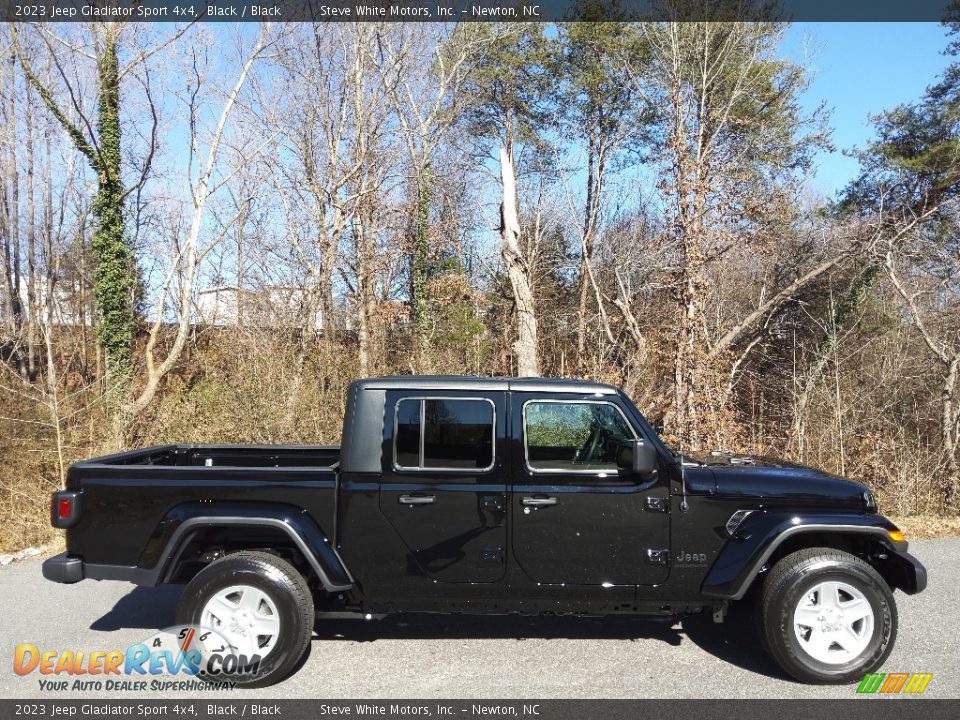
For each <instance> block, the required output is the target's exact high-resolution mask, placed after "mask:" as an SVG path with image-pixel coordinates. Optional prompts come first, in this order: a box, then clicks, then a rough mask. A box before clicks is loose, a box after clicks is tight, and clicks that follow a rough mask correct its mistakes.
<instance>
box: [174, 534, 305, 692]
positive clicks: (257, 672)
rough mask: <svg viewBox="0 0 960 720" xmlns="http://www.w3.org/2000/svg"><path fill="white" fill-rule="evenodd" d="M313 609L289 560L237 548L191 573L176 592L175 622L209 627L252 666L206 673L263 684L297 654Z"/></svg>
mask: <svg viewBox="0 0 960 720" xmlns="http://www.w3.org/2000/svg"><path fill="white" fill-rule="evenodd" d="M313 613H314V611H313V597H312V596H311V594H310V589H309V588H308V587H307V583H306V581H305V580H304V579H303V576H302V575H300V573H298V572H297V570H296V569H295V568H294V567H293V566H292V565H291V564H290V563H288V562H286V561H285V560H283V559H281V558H278V557H276V556H274V555H271V554H269V553H265V552H251V551H243V552H237V553H232V554H230V555H227V556H226V557H223V558H221V559H219V560H217V561H215V562H213V563H210V564H209V565H208V566H207V567H205V568H204V569H203V570H201V571H200V572H199V573H197V575H196V576H195V577H194V578H193V580H191V581H190V583H189V584H188V585H187V587H186V589H185V590H184V592H183V596H182V597H181V598H180V604H179V605H178V606H177V622H178V623H179V624H183V625H188V624H189V625H197V626H200V627H202V628H204V629H206V630H214V631H215V632H216V633H217V635H219V636H220V637H222V638H223V639H224V640H225V641H226V642H227V643H228V646H229V647H228V649H227V650H225V651H224V652H225V653H229V654H231V655H233V656H235V657H242V658H245V659H246V661H247V663H250V664H251V665H250V666H251V668H253V671H252V672H247V673H244V672H238V673H235V674H232V675H230V676H229V677H221V678H218V677H217V676H215V675H212V674H210V675H207V676H206V677H207V678H208V679H210V680H215V679H228V680H231V681H236V682H238V683H240V684H242V685H244V686H246V687H263V686H266V685H272V684H274V683H276V682H279V681H280V680H282V679H283V678H284V677H286V675H287V674H288V673H289V672H290V671H291V670H292V669H293V668H294V667H295V666H296V665H297V663H298V662H299V661H300V659H301V658H302V657H303V655H304V653H305V652H306V650H307V648H308V647H309V645H310V638H311V637H312V633H313V617H314V615H313ZM254 658H257V660H254ZM231 662H232V661H231Z"/></svg>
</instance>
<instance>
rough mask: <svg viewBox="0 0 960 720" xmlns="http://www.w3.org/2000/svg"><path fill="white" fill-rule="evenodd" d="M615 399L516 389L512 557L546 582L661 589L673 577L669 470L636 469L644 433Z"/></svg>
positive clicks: (528, 572)
mask: <svg viewBox="0 0 960 720" xmlns="http://www.w3.org/2000/svg"><path fill="white" fill-rule="evenodd" d="M626 410H627V409H626V408H624V407H623V406H622V404H621V400H620V398H619V397H617V396H607V397H600V398H598V397H596V396H591V397H582V398H579V399H572V398H571V397H570V396H569V395H565V396H539V395H533V394H520V393H515V394H514V395H513V407H512V415H513V422H514V426H515V427H516V428H518V432H519V434H520V435H521V437H520V442H518V443H517V449H516V451H515V455H514V468H513V479H514V484H513V488H512V489H513V492H512V495H511V512H512V515H513V520H512V522H513V553H514V556H515V557H516V560H517V563H518V564H519V565H520V567H521V568H522V569H523V571H524V572H525V573H526V575H527V576H528V577H529V578H530V579H531V580H534V581H535V582H538V583H543V584H561V583H565V584H572V585H608V584H609V585H653V584H657V583H660V582H663V581H664V580H665V579H666V578H667V574H668V573H669V565H668V562H669V534H670V523H669V513H668V508H669V502H668V499H669V492H668V482H667V478H666V473H664V472H657V473H654V474H653V476H651V477H647V478H640V477H637V476H636V475H634V474H633V471H632V469H631V468H632V449H631V444H630V443H631V441H632V440H633V439H634V438H636V437H641V432H640V429H639V428H637V427H636V426H635V424H634V423H632V422H631V421H630V420H629V417H630V413H629V412H627V411H626Z"/></svg>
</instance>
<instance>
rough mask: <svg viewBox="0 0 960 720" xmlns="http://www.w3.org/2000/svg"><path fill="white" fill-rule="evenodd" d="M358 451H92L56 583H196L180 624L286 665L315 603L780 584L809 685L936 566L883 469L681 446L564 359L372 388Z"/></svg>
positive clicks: (555, 607) (50, 572)
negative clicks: (886, 502) (564, 372)
mask: <svg viewBox="0 0 960 720" xmlns="http://www.w3.org/2000/svg"><path fill="white" fill-rule="evenodd" d="M342 443H343V444H342V446H341V447H339V448H337V447H319V446H318V447H301V446H293V447H291V446H227V445H166V446H160V447H152V448H148V449H145V450H134V451H130V452H124V453H120V454H117V455H110V456H107V457H101V458H95V459H92V460H88V461H85V462H80V463H77V464H75V465H73V466H72V467H71V468H70V471H69V475H68V478H67V487H66V489H65V490H62V491H59V492H57V493H55V494H54V495H53V499H52V506H51V520H52V523H53V525H54V526H55V527H59V528H66V543H67V550H66V552H65V553H63V554H61V555H59V556H57V557H54V558H51V559H49V560H47V561H46V562H45V563H44V566H43V574H44V576H45V577H46V578H48V579H50V580H54V581H56V582H62V583H74V582H77V581H79V580H83V579H85V578H91V579H96V580H126V581H129V582H133V583H137V584H139V585H157V584H159V583H183V584H186V587H185V589H184V592H183V595H182V599H181V600H180V604H179V607H178V610H177V614H178V617H177V621H178V622H179V623H183V624H193V625H195V626H200V627H203V628H211V629H213V630H215V631H216V632H217V633H218V636H219V637H221V638H222V639H225V641H226V642H227V643H228V644H229V645H230V647H231V648H232V649H235V650H237V651H238V653H240V654H241V656H244V657H247V656H256V657H257V660H258V665H257V670H258V672H257V673H255V675H251V676H249V677H246V678H244V681H246V682H248V683H250V684H257V685H267V684H270V683H273V682H277V681H278V680H280V679H282V678H283V677H284V676H285V675H286V674H288V673H289V672H291V670H292V669H293V668H294V667H295V666H296V665H297V663H298V661H299V660H300V658H301V657H302V655H303V654H304V652H305V650H306V648H307V646H308V645H309V642H310V638H311V633H312V629H313V624H314V619H315V614H318V613H333V612H356V613H362V614H383V613H390V612H395V611H425V612H440V613H451V612H462V613H532V614H537V613H574V614H589V615H608V614H614V613H628V614H634V615H661V616H676V615H680V614H683V613H690V612H700V611H708V612H711V613H713V617H714V619H715V620H716V621H718V622H720V621H722V620H723V619H724V617H725V614H726V611H727V609H728V607H729V605H730V604H731V603H732V602H735V601H738V600H742V599H744V598H751V599H755V600H756V601H757V606H756V607H757V613H758V614H759V627H760V636H761V640H762V642H763V644H764V645H765V647H766V649H767V651H768V653H769V654H770V656H771V657H772V658H773V660H775V661H776V662H777V663H778V664H779V665H780V666H781V667H782V668H783V669H784V670H786V671H787V672H788V673H789V674H791V675H792V676H794V677H795V678H797V679H799V680H802V681H805V682H817V683H842V682H852V681H854V680H858V679H860V678H861V677H862V676H863V675H864V673H866V672H870V671H872V670H874V669H876V668H877V667H879V666H880V665H881V664H882V663H883V661H884V660H885V659H886V658H887V656H888V655H889V654H890V652H891V650H892V648H893V644H894V640H895V638H896V634H897V609H896V604H895V602H894V596H893V591H894V589H900V590H902V591H903V592H905V593H908V594H912V593H917V592H920V591H922V590H923V589H924V587H925V586H926V582H927V578H926V571H925V569H924V567H923V566H922V565H921V564H920V563H919V562H918V561H917V560H916V559H914V558H913V557H912V556H911V555H909V554H908V553H907V543H906V542H905V541H904V537H903V534H902V533H901V532H900V531H899V530H898V529H897V528H896V527H895V526H894V525H893V524H892V523H891V522H890V521H889V520H887V519H886V518H884V517H883V516H881V515H879V514H877V507H876V503H875V501H874V498H873V495H872V494H871V492H870V491H869V490H868V489H867V488H866V487H865V486H863V485H861V484H859V483H856V482H852V481H849V480H844V479H842V478H839V477H835V476H832V475H829V474H826V473H824V472H821V471H818V470H813V469H810V468H806V467H802V466H799V465H794V464H791V463H787V462H780V461H775V460H771V459H768V458H759V457H747V456H737V455H730V454H714V455H711V456H709V457H705V458H698V459H695V458H692V457H689V456H686V455H680V454H677V453H675V452H672V451H671V450H670V449H669V448H668V447H667V446H666V445H664V443H663V442H662V440H661V439H660V438H659V436H658V435H657V433H656V432H655V431H654V430H653V428H652V427H651V426H650V424H649V423H648V422H647V421H646V420H645V419H644V417H643V416H642V415H641V414H640V412H639V411H638V410H637V409H636V407H634V405H633V403H632V402H630V400H629V398H627V396H626V395H625V394H624V393H623V392H622V391H620V390H618V389H617V388H615V387H612V386H609V385H603V384H599V383H593V382H583V381H572V380H555V379H542V378H523V379H503V378H472V377H388V378H373V379H367V380H359V381H357V382H355V383H353V385H352V386H351V387H350V390H349V396H348V398H347V410H346V417H345V418H344V424H343V440H342Z"/></svg>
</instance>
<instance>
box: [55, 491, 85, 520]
mask: <svg viewBox="0 0 960 720" xmlns="http://www.w3.org/2000/svg"><path fill="white" fill-rule="evenodd" d="M79 519H80V492H79V491H77V490H60V491H58V492H55V493H54V494H53V496H52V497H51V498H50V524H51V525H53V526H54V527H58V528H68V527H73V526H74V525H76V524H77V520H79Z"/></svg>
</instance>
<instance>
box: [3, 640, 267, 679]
mask: <svg viewBox="0 0 960 720" xmlns="http://www.w3.org/2000/svg"><path fill="white" fill-rule="evenodd" d="M260 661H261V657H260V655H253V656H246V655H243V654H240V653H237V652H236V651H235V649H234V648H232V647H231V646H230V644H229V643H228V642H227V641H226V640H225V639H224V637H223V636H222V635H220V634H219V633H218V632H217V631H216V630H211V629H209V628H204V627H201V626H198V625H175V626H173V627H169V628H165V629H163V630H161V631H159V632H158V633H156V634H155V635H151V636H150V637H148V638H147V639H146V640H144V641H142V642H139V643H136V644H134V645H131V646H130V647H128V648H126V649H125V650H120V649H116V650H93V651H83V650H48V649H41V648H39V647H38V646H37V645H34V644H32V643H21V644H19V645H17V646H16V648H15V649H14V654H13V670H14V672H15V673H16V674H17V675H21V676H27V675H31V674H34V673H36V674H37V675H39V676H40V678H39V683H40V689H41V690H50V691H58V690H59V691H64V690H114V691H124V690H144V689H146V688H147V685H148V682H149V686H150V689H154V690H158V689H159V690H162V689H191V688H192V687H193V686H194V685H198V684H199V683H204V684H207V683H215V684H216V685H217V686H225V687H232V686H233V685H234V684H235V682H234V681H235V680H237V679H238V678H241V677H242V678H247V679H249V677H250V676H252V675H256V674H257V673H258V672H259V671H260ZM65 676H66V677H65ZM163 676H168V679H169V676H174V677H175V678H177V680H179V681H183V680H194V682H193V683H189V687H182V688H181V687H180V686H179V684H177V683H176V682H165V681H162V680H161V678H162V677H163ZM70 678H72V679H70ZM197 689H199V687H198V688H197Z"/></svg>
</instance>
